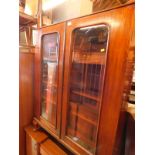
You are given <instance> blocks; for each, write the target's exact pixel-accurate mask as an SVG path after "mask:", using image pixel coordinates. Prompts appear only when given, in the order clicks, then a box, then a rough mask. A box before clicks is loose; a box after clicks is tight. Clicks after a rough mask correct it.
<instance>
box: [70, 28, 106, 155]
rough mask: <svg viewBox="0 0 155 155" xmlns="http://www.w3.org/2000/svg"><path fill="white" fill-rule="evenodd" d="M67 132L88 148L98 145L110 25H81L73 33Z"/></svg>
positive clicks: (93, 148) (92, 150)
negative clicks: (82, 26)
mask: <svg viewBox="0 0 155 155" xmlns="http://www.w3.org/2000/svg"><path fill="white" fill-rule="evenodd" d="M72 39H73V40H72V67H71V75H70V77H71V78H70V84H69V89H70V95H69V99H68V102H69V111H68V122H67V123H68V124H67V135H68V136H69V137H70V138H71V139H72V140H73V141H75V142H76V143H78V144H80V145H81V146H83V147H84V148H85V149H87V150H88V151H90V152H92V153H94V152H95V149H96V138H97V126H98V119H99V109H100V104H101V96H102V88H103V76H104V69H105V60H106V51H107V41H108V27H107V26H105V25H98V26H91V27H84V28H78V29H76V30H74V32H73V36H72Z"/></svg>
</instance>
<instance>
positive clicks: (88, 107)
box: [35, 4, 134, 155]
mask: <svg viewBox="0 0 155 155" xmlns="http://www.w3.org/2000/svg"><path fill="white" fill-rule="evenodd" d="M133 31H134V4H130V5H127V6H124V7H118V8H115V9H111V10H106V11H102V12H99V13H95V14H92V15H88V16H84V17H80V18H76V19H72V20H69V21H66V22H65V23H59V24H55V25H51V26H48V27H44V28H41V29H40V30H39V42H38V46H37V48H36V53H35V90H36V91H35V120H36V121H37V122H38V124H39V125H40V126H42V127H43V128H44V129H45V130H46V131H48V132H49V133H50V134H51V135H52V136H54V137H55V138H56V139H57V140H58V141H59V142H60V143H62V144H63V145H64V146H66V147H67V148H68V149H70V150H71V151H72V152H73V153H75V154H80V155H112V152H113V146H114V142H115V136H116V130H117V125H118V120H119V115H120V110H121V107H122V103H123V90H124V81H125V70H126V60H127V55H128V51H129V47H130V40H131V35H132V33H133Z"/></svg>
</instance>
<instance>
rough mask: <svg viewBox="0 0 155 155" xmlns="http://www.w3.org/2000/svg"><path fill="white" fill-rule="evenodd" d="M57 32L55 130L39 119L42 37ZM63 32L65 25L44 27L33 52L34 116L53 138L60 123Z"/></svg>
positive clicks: (40, 31) (57, 134)
mask: <svg viewBox="0 0 155 155" xmlns="http://www.w3.org/2000/svg"><path fill="white" fill-rule="evenodd" d="M55 32H58V34H59V43H60V44H59V58H58V59H59V61H58V87H57V91H58V92H57V94H58V98H57V112H56V113H57V114H56V115H57V120H56V122H57V123H56V124H57V125H56V129H55V128H53V127H52V125H51V124H50V123H49V122H47V121H46V120H44V119H43V118H42V117H41V61H42V53H41V50H42V49H41V47H42V45H41V44H42V43H41V40H42V36H43V35H45V34H52V33H55ZM64 32H65V23H60V24H55V25H52V26H48V27H44V28H42V29H40V30H39V31H38V38H39V40H38V43H37V45H36V51H35V110H34V115H35V117H36V118H37V120H38V121H39V122H40V123H41V124H42V126H45V127H46V128H48V129H49V130H50V131H51V132H52V133H53V134H54V135H55V136H57V137H59V135H60V123H61V102H62V101H61V95H62V81H63V57H64Z"/></svg>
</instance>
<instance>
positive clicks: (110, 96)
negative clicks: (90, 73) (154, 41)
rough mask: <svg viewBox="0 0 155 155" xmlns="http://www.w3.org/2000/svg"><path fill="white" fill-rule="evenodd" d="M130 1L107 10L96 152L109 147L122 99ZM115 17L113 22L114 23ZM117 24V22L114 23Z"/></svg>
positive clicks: (130, 23)
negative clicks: (108, 30) (108, 27)
mask: <svg viewBox="0 0 155 155" xmlns="http://www.w3.org/2000/svg"><path fill="white" fill-rule="evenodd" d="M133 17H134V5H129V6H127V7H124V8H121V9H118V11H117V12H115V14H113V13H112V14H111V19H114V20H112V21H113V23H112V25H113V28H112V29H111V36H110V40H109V53H108V60H107V61H108V63H107V70H106V77H105V81H106V82H105V86H104V92H103V102H102V108H101V116H100V126H99V134H98V146H97V147H98V148H97V152H98V154H99V155H101V154H102V155H111V154H112V151H113V146H114V141H115V136H116V131H117V125H118V120H119V114H120V109H121V105H122V100H123V87H124V82H123V81H124V76H125V67H126V65H125V64H126V63H125V62H126V58H127V52H128V48H129V46H130V38H131V34H132V33H131V32H132V31H133V30H132V29H133V28H134V26H133V23H134V22H133V21H134V18H133ZM115 21H117V23H115ZM117 24H118V25H117Z"/></svg>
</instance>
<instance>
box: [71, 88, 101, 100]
mask: <svg viewBox="0 0 155 155" xmlns="http://www.w3.org/2000/svg"><path fill="white" fill-rule="evenodd" d="M72 93H74V94H76V95H79V96H83V97H86V98H89V99H92V100H95V101H99V98H98V96H96V95H92V94H91V93H94V92H90V91H89V92H88V91H87V92H79V91H74V90H73V91H72Z"/></svg>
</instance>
